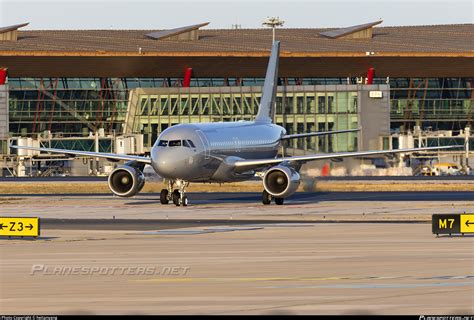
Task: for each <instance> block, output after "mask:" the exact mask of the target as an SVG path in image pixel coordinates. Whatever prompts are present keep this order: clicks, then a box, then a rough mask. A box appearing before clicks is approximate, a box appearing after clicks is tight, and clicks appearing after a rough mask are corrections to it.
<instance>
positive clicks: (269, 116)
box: [255, 41, 280, 123]
mask: <svg viewBox="0 0 474 320" xmlns="http://www.w3.org/2000/svg"><path fill="white" fill-rule="evenodd" d="M279 56H280V41H275V43H274V44H273V47H272V53H271V55H270V60H269V61H268V67H267V75H266V76H265V83H264V84H263V91H262V98H261V100H260V105H259V106H258V113H257V117H255V121H257V122H270V123H271V122H273V115H274V114H275V96H276V90H277V85H278V59H279Z"/></svg>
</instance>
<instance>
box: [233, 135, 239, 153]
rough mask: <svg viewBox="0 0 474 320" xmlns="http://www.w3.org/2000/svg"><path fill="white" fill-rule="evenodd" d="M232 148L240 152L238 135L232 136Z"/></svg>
mask: <svg viewBox="0 0 474 320" xmlns="http://www.w3.org/2000/svg"><path fill="white" fill-rule="evenodd" d="M233 140H234V148H235V151H237V152H240V140H239V138H238V137H234V139H233Z"/></svg>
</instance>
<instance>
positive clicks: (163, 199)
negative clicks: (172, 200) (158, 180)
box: [160, 189, 169, 204]
mask: <svg viewBox="0 0 474 320" xmlns="http://www.w3.org/2000/svg"><path fill="white" fill-rule="evenodd" d="M160 202H161V204H168V203H169V200H168V190H166V189H163V190H161V192H160Z"/></svg>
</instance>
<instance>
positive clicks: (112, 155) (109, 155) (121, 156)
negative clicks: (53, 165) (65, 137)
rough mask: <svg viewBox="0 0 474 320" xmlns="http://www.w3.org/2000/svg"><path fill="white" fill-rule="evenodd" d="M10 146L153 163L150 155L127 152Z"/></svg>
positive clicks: (113, 159)
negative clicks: (134, 154)
mask: <svg viewBox="0 0 474 320" xmlns="http://www.w3.org/2000/svg"><path fill="white" fill-rule="evenodd" d="M10 148H13V149H25V150H34V151H43V152H50V153H63V154H68V155H73V156H81V157H94V158H106V159H109V160H112V161H120V160H124V161H137V162H141V163H146V164H150V163H151V159H150V158H148V157H140V156H131V155H127V154H117V153H103V152H91V151H79V150H67V149H54V148H36V147H22V146H10Z"/></svg>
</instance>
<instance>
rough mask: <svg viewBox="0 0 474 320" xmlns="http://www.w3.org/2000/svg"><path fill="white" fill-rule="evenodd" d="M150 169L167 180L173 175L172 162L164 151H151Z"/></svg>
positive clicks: (168, 154)
mask: <svg viewBox="0 0 474 320" xmlns="http://www.w3.org/2000/svg"><path fill="white" fill-rule="evenodd" d="M151 161H152V163H151V164H152V167H153V169H155V171H156V173H158V174H159V175H160V176H161V177H164V178H168V177H169V176H170V174H172V173H173V167H174V165H173V161H172V159H171V157H170V153H169V152H168V151H167V150H166V149H161V150H157V149H155V150H153V152H152V154H151Z"/></svg>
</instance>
